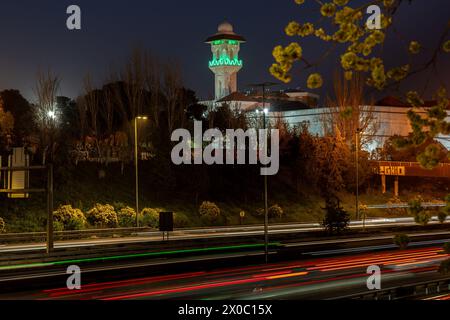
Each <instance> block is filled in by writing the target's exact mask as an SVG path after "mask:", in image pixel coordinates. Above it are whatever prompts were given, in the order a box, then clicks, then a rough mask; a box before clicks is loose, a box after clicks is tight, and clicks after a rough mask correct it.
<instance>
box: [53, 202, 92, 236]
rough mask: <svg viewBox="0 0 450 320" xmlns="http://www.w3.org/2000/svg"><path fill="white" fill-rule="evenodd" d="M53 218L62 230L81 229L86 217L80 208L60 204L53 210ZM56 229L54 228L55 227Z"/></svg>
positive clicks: (84, 224)
mask: <svg viewBox="0 0 450 320" xmlns="http://www.w3.org/2000/svg"><path fill="white" fill-rule="evenodd" d="M53 219H54V221H55V222H58V224H61V226H58V228H61V227H62V230H59V231H63V230H81V229H83V228H84V227H85V226H86V217H85V216H84V213H83V212H82V211H81V210H80V209H76V208H72V206H71V205H65V206H60V207H59V208H58V209H57V210H56V211H54V212H53ZM55 230H56V229H55Z"/></svg>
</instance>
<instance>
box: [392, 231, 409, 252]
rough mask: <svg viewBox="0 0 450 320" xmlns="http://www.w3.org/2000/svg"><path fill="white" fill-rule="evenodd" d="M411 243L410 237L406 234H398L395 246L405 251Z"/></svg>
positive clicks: (395, 238)
mask: <svg viewBox="0 0 450 320" xmlns="http://www.w3.org/2000/svg"><path fill="white" fill-rule="evenodd" d="M409 242H410V240H409V237H408V235H406V234H397V235H395V237H394V244H395V245H396V246H398V247H399V248H400V249H405V248H406V247H407V246H408V244H409Z"/></svg>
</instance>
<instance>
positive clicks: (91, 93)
mask: <svg viewBox="0 0 450 320" xmlns="http://www.w3.org/2000/svg"><path fill="white" fill-rule="evenodd" d="M82 102H83V103H84V104H85V108H86V110H87V111H88V112H89V116H90V124H91V133H92V135H93V138H94V141H95V147H96V149H97V153H98V157H99V158H101V150H100V144H99V138H100V137H99V133H98V114H99V109H100V94H99V92H98V90H95V88H94V85H93V84H92V78H91V76H90V75H89V74H88V75H86V77H85V78H84V98H83V101H82Z"/></svg>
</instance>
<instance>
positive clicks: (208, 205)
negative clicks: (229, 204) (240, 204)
mask: <svg viewBox="0 0 450 320" xmlns="http://www.w3.org/2000/svg"><path fill="white" fill-rule="evenodd" d="M199 212H200V216H201V217H202V218H206V219H207V220H208V221H216V220H217V219H218V218H219V217H220V209H219V207H218V206H217V205H216V204H215V203H214V202H209V201H204V202H203V203H202V204H201V205H200V209H199Z"/></svg>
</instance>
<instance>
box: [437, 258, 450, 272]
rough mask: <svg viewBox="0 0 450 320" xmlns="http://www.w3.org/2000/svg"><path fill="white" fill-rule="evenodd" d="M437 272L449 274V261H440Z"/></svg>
mask: <svg viewBox="0 0 450 320" xmlns="http://www.w3.org/2000/svg"><path fill="white" fill-rule="evenodd" d="M438 271H439V272H440V273H441V274H449V273H450V259H447V260H444V261H442V262H441V264H440V266H439V269H438Z"/></svg>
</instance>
